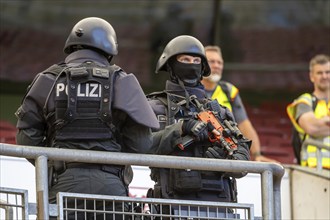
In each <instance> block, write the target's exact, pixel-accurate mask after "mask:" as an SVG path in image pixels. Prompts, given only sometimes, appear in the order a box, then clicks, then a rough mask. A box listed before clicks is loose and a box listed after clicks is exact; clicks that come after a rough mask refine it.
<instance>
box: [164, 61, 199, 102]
mask: <svg viewBox="0 0 330 220" xmlns="http://www.w3.org/2000/svg"><path fill="white" fill-rule="evenodd" d="M167 65H168V66H167V67H168V70H169V72H170V79H171V81H172V82H174V83H177V84H179V85H180V87H181V88H182V89H183V91H184V92H185V97H186V107H187V108H189V102H190V101H189V100H190V98H189V93H188V91H187V89H186V86H189V87H197V86H199V85H200V84H201V79H202V64H192V63H189V64H188V63H181V62H179V61H177V59H176V57H171V58H170V60H169V61H168V62H167Z"/></svg>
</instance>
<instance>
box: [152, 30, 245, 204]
mask: <svg viewBox="0 0 330 220" xmlns="http://www.w3.org/2000/svg"><path fill="white" fill-rule="evenodd" d="M160 71H165V72H167V73H168V74H169V76H170V80H168V81H167V82H166V88H165V90H164V91H161V92H154V93H151V94H149V95H147V97H148V99H149V102H150V103H151V106H152V108H153V109H154V112H155V113H156V115H157V118H158V120H159V123H160V129H158V130H157V131H155V132H154V133H153V134H154V144H153V145H154V146H155V145H156V146H157V147H158V148H157V150H156V153H157V154H171V155H177V156H185V157H206V158H215V159H233V160H249V159H250V153H249V148H250V144H251V141H250V140H247V139H246V138H245V137H242V136H240V138H236V139H237V150H235V151H234V152H233V153H232V154H231V153H229V151H227V150H226V148H225V147H224V146H222V145H221V144H219V143H218V142H217V143H212V142H211V141H210V139H209V137H211V136H212V134H213V133H215V134H216V132H219V131H214V127H213V126H209V125H210V124H209V123H205V122H201V121H200V120H199V119H196V117H195V116H196V113H198V112H200V111H202V109H204V110H205V109H208V110H210V111H213V112H214V113H215V115H216V118H217V119H218V120H219V121H221V122H223V121H224V120H228V121H230V122H231V123H232V124H233V125H235V122H234V119H233V116H232V114H231V113H230V111H229V110H228V109H227V108H226V107H224V106H220V105H219V104H218V102H214V101H211V100H209V99H206V98H205V97H206V96H205V92H204V88H203V86H202V84H201V82H200V81H201V79H202V77H203V76H208V75H209V74H210V68H209V65H208V62H207V60H206V57H205V52H204V47H203V45H202V44H201V42H200V41H199V40H197V39H196V38H194V37H192V36H189V35H181V36H178V37H176V38H174V39H172V40H171V41H170V42H169V43H168V44H167V45H166V47H165V49H164V51H163V54H162V55H161V57H160V58H159V60H158V63H157V67H156V73H158V72H160ZM201 106H202V108H201ZM187 135H188V136H190V137H192V138H191V143H188V144H187V146H185V148H184V149H180V148H179V147H178V146H179V145H178V144H180V141H184V138H183V137H186V136H187ZM210 135H211V136H210ZM169 146H170V147H169ZM245 175H246V173H244V172H243V173H225V172H209V171H197V170H178V169H165V168H164V169H163V168H162V169H159V168H152V169H151V178H152V180H154V181H155V186H154V189H153V190H152V189H151V190H149V191H148V196H149V197H155V198H168V199H188V200H205V201H221V202H236V201H237V198H236V194H237V190H236V184H235V183H236V182H235V178H234V177H236V178H239V177H243V176H245Z"/></svg>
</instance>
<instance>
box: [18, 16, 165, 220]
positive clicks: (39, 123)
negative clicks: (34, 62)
mask: <svg viewBox="0 0 330 220" xmlns="http://www.w3.org/2000/svg"><path fill="white" fill-rule="evenodd" d="M64 52H65V53H66V54H68V56H67V57H66V59H65V62H64V63H60V64H55V65H53V66H51V67H50V68H48V69H47V70H45V71H43V72H41V73H39V74H38V75H37V76H36V77H35V79H34V81H33V83H32V84H31V85H30V86H29V89H28V92H27V94H26V95H25V97H24V99H23V101H22V104H21V106H20V107H19V109H18V110H17V112H16V115H17V117H18V122H17V128H18V133H17V143H18V144H21V145H30V146H40V147H55V148H66V149H77V150H78V149H83V150H96V151H111V152H133V153H147V152H149V151H150V147H151V144H152V136H151V128H157V127H159V123H158V121H157V119H156V117H155V116H154V113H153V111H152V109H151V108H150V106H149V105H148V102H147V99H146V98H145V95H144V93H143V90H142V89H141V87H140V84H139V83H138V81H137V79H136V78H135V76H134V75H133V74H127V73H125V72H124V71H123V70H122V69H121V68H120V67H119V66H116V65H110V61H111V59H112V57H113V56H115V55H117V53H118V44H117V37H116V33H115V31H114V29H113V27H112V26H111V25H110V24H109V23H108V22H107V21H105V20H103V19H101V18H97V17H89V18H85V19H82V20H81V21H79V22H78V23H77V24H76V25H75V26H74V27H73V29H72V31H71V33H70V34H69V36H68V38H67V41H66V43H65V47H64ZM131 100H134V102H132V101H131ZM53 168H54V169H53V176H52V180H51V184H50V187H49V201H50V203H55V202H56V193H57V192H74V193H90V194H102V195H117V196H128V184H129V180H128V181H124V176H123V169H124V167H123V166H118V165H105V164H104V165H102V164H83V163H70V162H66V163H64V162H58V161H56V162H54V166H53ZM110 207H112V206H110ZM100 208H101V210H102V209H103V208H102V207H100ZM73 217H74V216H73ZM78 219H79V218H78ZM102 219H103V218H102Z"/></svg>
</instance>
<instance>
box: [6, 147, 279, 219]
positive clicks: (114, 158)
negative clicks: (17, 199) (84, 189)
mask: <svg viewBox="0 0 330 220" xmlns="http://www.w3.org/2000/svg"><path fill="white" fill-rule="evenodd" d="M0 155H5V156H13V157H22V158H27V159H35V168H36V192H37V195H38V206H37V209H38V210H37V212H38V218H40V219H45V220H48V219H49V216H48V214H49V204H48V160H60V161H70V162H83V163H100V164H118V165H136V166H149V167H158V168H162V167H167V168H175V169H194V170H207V171H222V172H248V173H258V174H260V175H261V195H262V218H263V219H265V220H267V219H272V220H273V219H278V220H280V219H281V180H282V177H283V175H284V168H283V166H281V165H280V164H277V163H265V162H264V163H261V162H252V161H237V160H220V159H217V160H215V159H207V158H188V157H180V158H179V159H178V157H176V156H165V155H164V156H163V155H148V154H134V153H117V152H104V151H88V150H71V149H59V148H46V147H32V146H18V145H13V144H4V143H0Z"/></svg>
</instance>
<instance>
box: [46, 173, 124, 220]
mask: <svg viewBox="0 0 330 220" xmlns="http://www.w3.org/2000/svg"><path fill="white" fill-rule="evenodd" d="M58 192H71V193H84V194H98V195H113V196H128V188H127V187H126V186H125V185H124V183H123V181H122V179H121V177H120V175H116V174H113V173H110V172H106V171H103V170H100V169H93V168H92V169H88V168H69V169H66V170H65V171H64V172H63V173H61V174H60V175H58V179H57V183H56V184H55V185H53V186H51V187H50V189H49V202H50V203H53V204H54V203H56V194H57V193H58ZM85 205H86V207H85ZM65 206H66V207H68V208H74V207H76V208H78V209H84V208H87V209H91V210H95V209H96V210H100V211H102V210H104V209H105V210H107V211H109V210H110V211H112V210H113V204H112V202H107V203H105V204H104V203H103V202H101V201H100V202H97V203H96V207H94V203H93V201H87V203H86V204H85V203H84V201H83V200H82V199H80V201H78V202H77V201H74V200H73V199H70V200H68V202H67V203H66V204H65ZM122 209H123V207H122V204H121V203H118V204H116V205H115V210H117V211H120V210H122ZM94 213H95V212H94ZM94 213H87V212H86V213H85V212H76V213H75V212H74V211H68V212H67V213H64V219H79V220H80V219H104V215H103V214H102V213H100V214H97V215H96V216H95V215H94ZM106 219H123V218H122V215H121V216H119V215H117V216H116V217H115V218H114V217H113V215H112V214H107V215H106Z"/></svg>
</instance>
